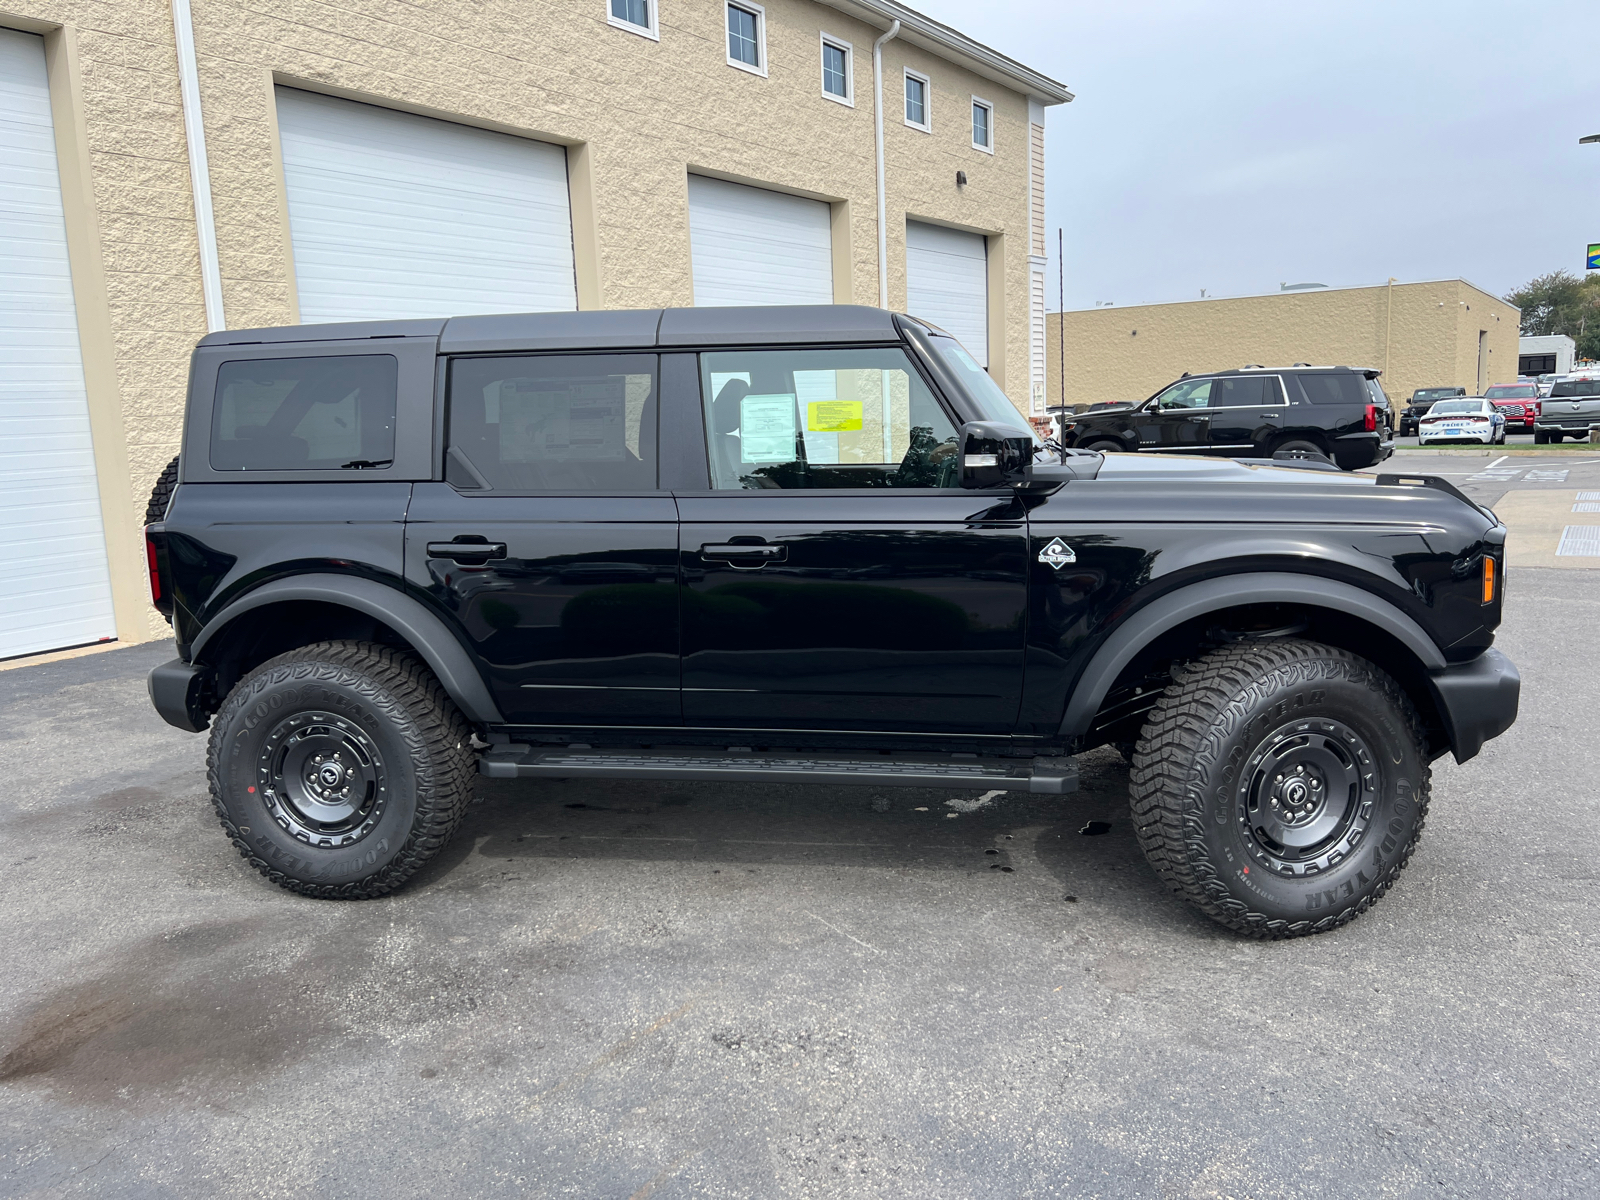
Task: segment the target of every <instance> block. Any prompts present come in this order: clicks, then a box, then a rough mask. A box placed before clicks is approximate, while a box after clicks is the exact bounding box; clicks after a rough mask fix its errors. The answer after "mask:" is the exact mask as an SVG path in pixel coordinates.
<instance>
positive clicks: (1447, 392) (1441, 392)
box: [1411, 388, 1461, 404]
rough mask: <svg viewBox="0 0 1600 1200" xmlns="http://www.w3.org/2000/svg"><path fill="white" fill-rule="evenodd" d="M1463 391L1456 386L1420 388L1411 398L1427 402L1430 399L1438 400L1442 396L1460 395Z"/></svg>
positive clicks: (1423, 402) (1419, 401)
mask: <svg viewBox="0 0 1600 1200" xmlns="http://www.w3.org/2000/svg"><path fill="white" fill-rule="evenodd" d="M1460 394H1461V393H1459V392H1458V391H1456V389H1455V388H1418V389H1417V391H1416V394H1415V395H1413V396H1412V397H1411V398H1412V399H1413V400H1415V401H1417V402H1418V403H1421V404H1426V403H1427V402H1428V401H1429V400H1437V399H1438V398H1439V397H1440V396H1458V395H1460Z"/></svg>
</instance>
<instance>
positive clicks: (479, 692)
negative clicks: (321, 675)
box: [189, 575, 505, 725]
mask: <svg viewBox="0 0 1600 1200" xmlns="http://www.w3.org/2000/svg"><path fill="white" fill-rule="evenodd" d="M287 600H316V601H320V602H322V603H324V604H334V605H338V606H339V607H341V608H349V609H354V610H355V611H356V612H360V613H365V614H366V615H367V616H369V617H372V618H374V619H375V620H378V621H382V622H383V623H384V624H385V625H387V626H388V627H389V628H390V629H392V630H394V631H395V632H396V633H398V634H399V635H400V636H401V637H402V638H404V639H405V640H406V642H407V643H409V644H410V646H411V648H412V649H413V650H415V651H416V652H417V653H418V654H419V655H420V656H421V657H422V660H423V661H424V662H426V663H427V664H428V666H429V668H430V669H431V670H432V671H433V673H434V675H436V676H437V677H438V679H439V683H440V685H441V686H443V688H444V690H445V691H446V692H448V693H449V695H450V698H451V699H452V700H454V701H455V702H456V704H457V705H458V706H459V707H460V709H461V711H462V712H463V713H464V714H466V717H467V719H468V720H469V721H479V722H483V723H485V724H489V725H501V724H504V723H505V718H504V717H502V716H501V715H500V707H499V705H497V704H496V703H495V702H494V696H493V695H492V694H491V693H490V691H489V687H488V685H487V684H486V683H485V682H484V680H483V675H482V673H480V672H479V670H478V668H477V666H476V665H474V663H473V661H472V658H471V656H470V655H468V653H467V652H466V650H465V649H463V648H462V645H461V641H460V639H459V638H458V637H456V635H455V634H454V633H452V632H451V631H450V629H449V628H448V627H447V626H446V625H445V623H444V622H443V621H441V620H440V619H439V618H438V617H437V616H435V615H434V614H433V613H431V612H429V611H428V610H427V609H426V608H425V607H423V605H422V604H421V603H420V602H419V601H417V600H414V599H413V598H412V597H410V596H408V595H406V594H405V593H404V592H402V591H400V590H399V589H398V588H394V587H390V586H389V585H387V584H383V583H378V582H377V581H376V580H372V579H364V578H362V577H360V576H358V575H295V576H293V577H291V578H288V579H276V580H273V581H272V582H271V583H264V584H262V585H261V586H260V587H258V588H256V589H255V590H254V591H251V592H248V593H246V594H245V595H243V596H241V597H239V599H237V600H235V601H233V602H232V603H231V604H229V605H228V606H227V607H226V608H224V609H222V611H220V612H219V613H217V615H216V616H214V617H212V618H211V620H209V621H207V622H206V627H205V628H204V629H203V630H202V631H201V632H200V636H199V637H197V638H196V639H195V640H194V644H193V645H192V646H191V647H190V651H189V661H190V662H199V661H200V660H201V659H202V657H203V656H204V654H205V651H206V647H207V646H208V645H210V644H211V642H212V641H213V640H214V639H215V638H216V636H217V634H219V633H220V632H221V631H222V630H224V629H225V628H227V627H228V625H230V624H231V623H232V622H233V620H234V619H235V618H236V617H240V616H243V615H244V614H245V613H247V612H249V611H251V610H252V609H256V608H263V607H265V606H266V605H268V604H281V603H283V602H284V601H287Z"/></svg>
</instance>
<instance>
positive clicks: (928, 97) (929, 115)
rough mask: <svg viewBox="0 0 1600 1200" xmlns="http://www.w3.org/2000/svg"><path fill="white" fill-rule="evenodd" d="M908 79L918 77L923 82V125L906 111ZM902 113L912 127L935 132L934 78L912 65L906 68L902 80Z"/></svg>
mask: <svg viewBox="0 0 1600 1200" xmlns="http://www.w3.org/2000/svg"><path fill="white" fill-rule="evenodd" d="M907 79H916V80H919V81H920V82H921V83H922V118H923V123H922V124H921V125H918V124H917V123H916V122H915V121H913V120H912V119H911V118H910V116H908V115H907V113H906V109H907V107H908V106H907V104H906V86H905V80H907ZM900 115H901V116H902V117H904V118H905V122H906V124H907V125H908V126H909V127H910V128H912V129H919V130H921V131H922V132H923V133H932V132H933V80H931V79H929V78H928V77H927V76H926V75H924V74H923V73H922V72H921V71H913V70H912V69H911V68H910V67H907V68H906V71H905V75H904V77H903V78H902V79H901V81H900Z"/></svg>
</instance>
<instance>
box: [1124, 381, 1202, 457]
mask: <svg viewBox="0 0 1600 1200" xmlns="http://www.w3.org/2000/svg"><path fill="white" fill-rule="evenodd" d="M1211 384H1212V380H1210V379H1181V380H1179V381H1178V382H1177V383H1175V384H1173V385H1172V386H1171V387H1169V388H1167V389H1166V390H1165V391H1163V392H1162V393H1161V394H1160V395H1159V396H1157V397H1155V399H1153V400H1151V401H1148V402H1147V403H1146V404H1145V406H1144V407H1143V408H1141V409H1140V410H1139V411H1138V412H1136V413H1134V414H1133V417H1132V423H1133V427H1134V428H1135V429H1136V430H1137V431H1138V434H1139V449H1141V450H1161V451H1165V452H1167V453H1174V452H1177V453H1183V452H1189V453H1193V452H1195V451H1198V450H1204V449H1205V448H1206V447H1207V446H1208V445H1209V444H1210V441H1211V411H1210V407H1209V406H1210V398H1211Z"/></svg>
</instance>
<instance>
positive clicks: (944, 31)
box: [820, 0, 1073, 105]
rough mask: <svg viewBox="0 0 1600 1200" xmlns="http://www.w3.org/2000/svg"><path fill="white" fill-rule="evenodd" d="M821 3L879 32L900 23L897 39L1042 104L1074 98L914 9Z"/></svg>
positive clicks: (856, 1) (863, 2)
mask: <svg viewBox="0 0 1600 1200" xmlns="http://www.w3.org/2000/svg"><path fill="white" fill-rule="evenodd" d="M820 2H821V3H822V4H825V5H827V6H828V7H829V8H836V9H838V10H839V11H840V12H842V13H846V14H848V15H849V16H852V17H855V18H856V19H857V20H859V21H865V22H866V23H867V24H868V25H873V26H877V27H878V28H880V29H888V28H889V26H890V25H892V24H893V23H894V22H896V21H899V22H900V37H901V38H902V39H904V40H905V41H908V42H910V43H911V44H912V45H914V46H920V47H922V48H923V49H924V50H928V51H931V52H932V53H934V54H938V55H940V56H941V57H946V58H948V57H951V56H952V55H953V56H955V57H958V58H960V59H962V60H963V62H964V63H965V64H966V65H967V66H969V67H971V68H972V69H973V70H974V71H976V72H977V73H978V74H979V75H982V76H983V77H984V78H986V79H992V80H994V81H995V82H996V83H1002V84H1005V85H1006V86H1008V87H1011V88H1014V89H1016V90H1019V91H1023V92H1026V93H1027V94H1028V95H1029V96H1030V97H1032V98H1033V99H1035V100H1038V101H1039V102H1040V103H1042V104H1046V105H1050V104H1066V103H1069V102H1070V101H1071V100H1072V98H1073V96H1072V93H1071V92H1070V91H1068V90H1067V88H1066V86H1065V85H1064V84H1061V83H1058V82H1056V80H1054V79H1051V78H1050V77H1049V76H1048V75H1042V74H1040V73H1039V72H1038V71H1035V70H1034V69H1033V68H1032V67H1026V66H1023V65H1022V64H1021V63H1019V62H1018V61H1017V60H1016V59H1014V58H1008V57H1007V56H1006V55H1004V54H1001V53H1000V52H999V51H998V50H992V49H990V48H989V47H988V46H985V45H984V44H983V43H982V42H978V41H974V40H973V39H972V38H969V37H968V36H967V35H966V34H964V33H962V32H960V31H959V30H956V29H952V28H950V26H948V25H944V24H941V23H940V22H938V21H935V20H934V19H933V18H932V17H926V16H923V15H922V14H921V13H919V12H917V11H916V10H915V9H911V8H907V7H906V6H905V5H904V4H900V3H897V0H820Z"/></svg>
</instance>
